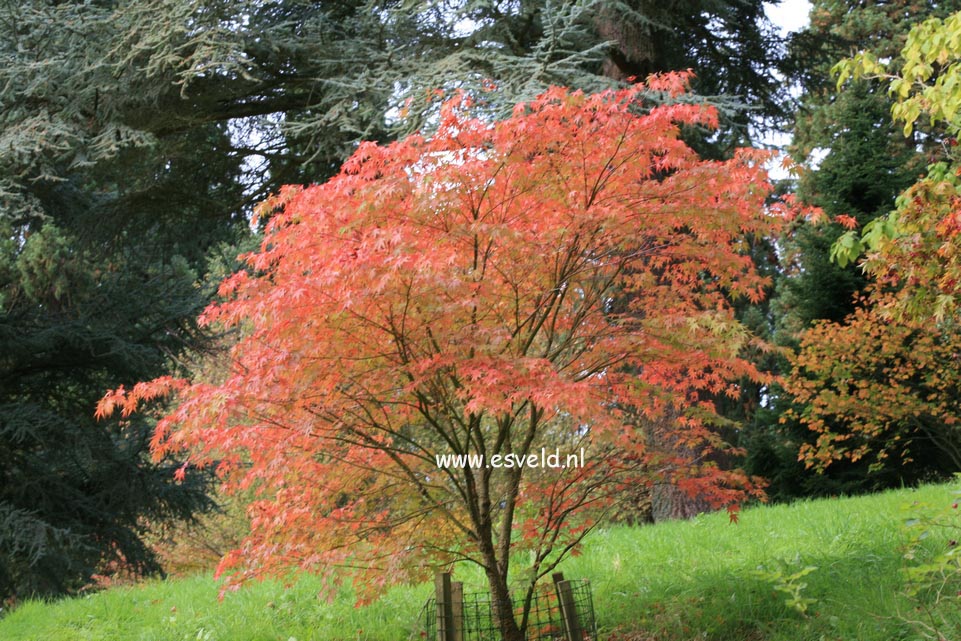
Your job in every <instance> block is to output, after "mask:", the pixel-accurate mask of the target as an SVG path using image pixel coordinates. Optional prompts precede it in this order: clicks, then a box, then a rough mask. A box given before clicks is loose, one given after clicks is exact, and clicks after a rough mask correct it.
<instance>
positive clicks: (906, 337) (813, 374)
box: [785, 291, 961, 474]
mask: <svg viewBox="0 0 961 641" xmlns="http://www.w3.org/2000/svg"><path fill="white" fill-rule="evenodd" d="M868 300H869V301H870V303H871V304H870V305H864V306H862V307H859V308H858V309H857V311H855V313H854V314H852V315H851V316H849V317H848V318H847V319H845V322H844V324H839V323H832V322H826V321H825V322H821V323H818V324H816V325H815V326H814V327H812V328H811V329H809V330H808V331H806V332H805V333H804V334H803V335H802V340H801V348H800V351H799V352H798V354H797V355H795V356H794V357H793V361H794V369H793V371H792V373H791V375H790V376H789V377H788V378H787V380H786V381H785V387H786V389H787V391H788V392H789V393H790V394H791V395H792V396H793V397H794V400H795V403H796V408H797V409H795V410H791V411H789V412H788V414H787V415H786V416H785V420H787V419H790V418H792V417H793V418H797V419H799V420H800V422H801V423H802V424H804V425H806V426H807V427H808V428H809V429H810V430H811V431H812V432H814V433H815V434H816V435H817V436H816V439H815V440H814V441H813V442H812V443H805V444H804V445H803V446H802V447H801V450H800V459H801V460H803V461H805V462H806V464H807V465H808V466H809V467H814V468H817V469H821V470H823V469H824V468H826V467H828V466H829V465H831V464H832V463H834V462H835V461H841V460H848V461H858V460H860V459H865V460H867V461H869V462H870V467H871V468H876V469H880V468H882V467H883V466H884V464H885V462H886V460H888V459H889V458H890V459H891V460H893V461H895V462H896V463H897V464H898V466H899V467H900V466H902V465H904V464H906V463H911V462H913V461H912V459H913V457H914V456H915V454H916V453H917V452H924V451H925V450H927V451H928V453H927V455H926V456H925V455H924V454H922V458H927V459H929V460H930V463H929V464H928V465H926V466H925V467H926V468H927V471H928V473H929V474H945V473H946V472H950V471H951V470H956V469H958V468H959V467H961V435H959V434H958V427H957V426H958V422H959V420H961V395H959V381H961V370H959V362H958V354H959V353H961V333H959V331H958V328H957V327H955V326H954V325H953V324H945V325H944V326H942V327H938V326H937V325H935V324H932V323H929V322H925V321H920V320H917V319H912V318H909V317H905V316H899V315H898V314H896V310H897V308H898V306H899V304H900V303H901V301H900V300H899V299H898V297H897V296H896V295H894V294H880V293H878V292H877V291H875V292H874V293H873V295H872V296H871V297H870V298H869V299H868ZM865 302H867V301H865ZM932 449H933V450H935V451H937V452H939V453H940V456H932V455H931V454H930V451H931V450H932Z"/></svg>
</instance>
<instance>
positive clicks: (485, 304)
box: [98, 74, 783, 598]
mask: <svg viewBox="0 0 961 641" xmlns="http://www.w3.org/2000/svg"><path fill="white" fill-rule="evenodd" d="M686 83H687V77H686V76H685V75H680V74H673V75H665V76H662V77H652V78H651V79H649V80H648V82H647V83H646V84H638V85H636V86H634V87H632V88H630V89H626V90H622V91H617V92H607V93H602V94H597V95H583V94H581V93H570V92H568V91H566V90H564V89H552V90H550V91H548V92H547V93H545V94H543V95H542V96H540V97H539V98H538V99H536V100H534V101H533V102H531V103H529V104H524V105H519V106H518V107H517V108H516V109H515V111H514V113H513V116H512V117H510V118H508V119H506V120H504V121H501V122H496V123H491V122H488V121H485V120H483V119H480V118H475V117H472V113H473V112H472V110H473V109H474V108H473V107H472V105H471V104H470V103H469V102H468V100H467V99H465V98H463V97H458V98H454V99H452V100H450V101H449V102H448V103H446V105H445V107H444V109H443V111H442V113H441V114H440V117H439V118H440V120H439V123H438V130H437V132H436V134H435V135H433V136H431V137H429V138H425V137H422V136H411V137H408V138H406V139H405V140H402V141H400V142H396V143H393V144H390V145H388V146H383V147H382V146H378V145H375V144H364V145H361V146H360V147H359V148H358V149H357V151H356V153H355V154H354V155H353V157H352V158H351V159H350V160H349V161H348V162H347V163H346V164H345V165H344V166H343V169H342V171H341V172H340V174H339V175H337V176H336V177H334V178H333V179H331V180H330V181H329V182H327V183H325V184H322V185H314V186H311V187H307V188H300V187H286V188H284V189H283V190H282V191H281V192H280V193H279V195H277V196H276V197H275V198H273V199H271V200H270V201H268V202H266V203H264V205H263V206H262V211H264V212H270V213H272V214H273V216H272V218H271V219H270V221H269V224H268V225H267V228H266V232H265V237H264V240H263V244H262V246H261V248H260V250H259V251H258V252H255V253H252V254H250V255H247V256H245V260H246V263H247V269H245V270H244V271H240V272H238V273H237V274H235V275H233V276H232V277H230V278H229V279H227V280H226V281H225V282H224V283H223V285H222V287H221V289H220V294H221V296H222V297H223V299H224V300H223V301H222V302H220V303H217V304H214V305H212V306H211V307H210V308H209V309H207V310H206V312H205V313H204V316H203V320H204V322H206V323H218V324H222V325H225V326H236V327H238V328H240V329H241V330H242V338H241V339H240V340H239V342H238V343H237V344H236V346H235V347H234V349H233V364H232V366H231V368H230V371H229V372H227V373H226V374H225V375H224V376H223V377H222V380H219V379H218V380H215V381H196V382H186V381H182V380H173V379H169V378H163V379H158V380H155V381H152V382H150V383H142V384H139V385H137V386H136V387H134V388H133V389H132V390H124V389H119V390H114V391H112V392H110V393H108V394H107V395H106V396H105V397H104V399H103V400H102V402H101V404H100V406H99V408H98V412H99V413H100V414H101V415H103V414H107V413H110V412H112V411H114V410H115V409H118V408H120V409H122V411H123V412H124V413H129V412H132V411H135V410H136V409H137V407H138V404H140V403H141V402H143V401H146V400H150V399H153V398H156V397H157V396H160V395H163V394H167V393H169V392H171V391H176V392H177V396H178V402H177V404H176V407H175V409H173V410H172V411H171V412H170V413H169V414H168V415H167V416H166V417H165V418H163V420H162V421H161V422H160V423H159V425H158V429H157V433H156V437H155V439H154V443H153V446H154V448H155V451H156V452H158V454H159V453H163V452H168V451H170V450H172V449H180V448H189V449H190V450H191V451H192V452H193V453H192V457H193V458H192V461H193V462H194V463H196V464H216V465H217V466H218V471H219V472H220V474H221V476H222V477H223V478H224V480H225V482H226V484H227V486H228V488H237V487H254V488H256V489H257V490H258V492H259V496H260V500H257V501H255V502H254V503H253V504H252V505H251V506H250V517H251V521H252V531H251V534H250V536H249V538H248V539H247V540H246V542H245V544H244V546H243V548H242V549H240V550H237V551H235V552H233V553H231V554H230V555H229V556H228V557H227V558H226V559H225V560H224V562H223V563H222V566H221V570H226V569H230V568H235V567H239V568H241V571H240V572H239V573H237V574H235V575H234V576H235V578H237V579H243V578H246V577H249V576H257V575H260V574H262V573H265V572H270V571H281V570H284V569H287V568H290V567H300V568H305V569H308V570H313V571H321V572H324V573H326V574H327V575H328V576H330V577H331V578H332V579H333V582H334V583H336V582H337V581H338V580H339V579H340V578H341V577H343V576H346V575H347V574H348V573H346V572H343V571H338V568H352V569H353V570H358V568H359V571H357V572H355V576H357V577H359V578H360V581H359V582H358V585H363V586H364V587H366V588H367V591H368V593H377V592H378V591H379V590H380V586H381V585H382V584H383V583H384V582H387V581H399V580H404V579H408V578H418V577H420V576H423V574H424V573H426V572H428V571H430V567H431V564H437V563H446V562H449V561H451V560H460V559H471V560H474V561H476V562H477V563H479V564H481V565H482V566H483V567H484V569H485V571H486V573H487V576H488V578H489V579H490V580H491V583H492V589H494V592H495V597H497V598H500V590H501V588H502V587H503V586H506V581H507V576H508V568H509V560H510V553H511V552H516V551H518V550H527V551H529V552H530V554H528V555H524V556H522V557H518V558H522V559H524V560H529V561H530V566H529V567H525V568H522V569H523V570H524V571H527V572H529V573H528V574H519V573H517V572H515V573H514V574H516V576H524V577H526V578H532V577H537V576H543V575H544V574H546V573H547V572H549V571H550V570H551V569H552V568H553V567H554V563H555V562H556V560H557V559H558V558H560V557H561V556H563V555H564V554H565V553H567V552H569V551H570V550H571V549H572V548H573V547H574V546H575V545H576V543H577V542H578V541H579V540H580V538H581V537H582V536H583V533H584V532H585V531H586V530H587V529H588V528H589V527H590V526H591V525H592V524H593V523H594V519H595V518H596V516H597V515H598V514H599V513H601V512H602V511H603V510H604V509H605V508H608V507H609V506H610V505H611V504H612V502H614V501H615V500H616V498H617V496H618V494H619V493H620V492H621V491H622V490H623V489H624V488H625V487H627V486H629V485H630V486H636V485H638V484H650V483H651V482H653V481H654V480H657V479H660V478H663V477H664V476H665V474H667V473H670V474H671V475H672V477H673V479H674V482H677V483H678V484H680V485H681V486H682V487H683V488H684V489H685V490H687V491H689V492H692V493H698V494H700V495H703V496H706V497H708V498H709V499H710V500H711V501H712V502H713V503H715V504H718V505H721V504H728V503H731V502H733V501H737V500H738V499H739V498H742V497H743V495H744V492H746V491H747V492H750V491H755V487H754V485H753V484H752V482H751V480H750V479H748V478H746V477H744V475H742V474H740V473H738V472H735V471H724V470H721V469H719V468H718V467H717V466H716V465H714V464H712V463H710V462H706V461H709V458H706V457H705V456H704V454H705V453H706V452H709V451H710V450H714V449H717V448H722V447H725V446H724V444H723V443H722V442H721V441H720V440H719V438H718V437H717V435H716V433H715V431H713V429H712V426H713V425H715V424H716V415H715V413H714V409H713V406H712V404H711V403H710V400H709V399H710V397H711V396H713V395H719V394H724V393H736V391H737V388H736V384H737V383H736V382H737V381H738V380H740V379H743V377H752V378H755V379H756V378H759V376H760V375H759V373H758V372H757V371H756V370H755V369H754V368H753V367H752V365H751V364H750V363H748V362H747V361H746V360H744V359H742V358H740V357H739V353H740V352H741V350H742V349H743V348H745V347H746V346H747V345H748V344H749V343H750V342H751V341H752V340H753V339H752V338H751V336H749V334H748V333H747V332H746V330H745V329H744V328H743V327H742V326H741V325H740V324H739V323H738V322H737V321H736V320H735V318H734V316H733V313H732V309H731V304H730V301H731V300H732V298H735V297H738V296H746V297H748V298H750V299H752V300H756V299H759V298H760V297H761V295H762V291H763V288H764V286H765V285H766V284H767V283H766V281H765V279H764V278H762V277H761V276H759V275H758V274H757V273H756V272H755V270H754V266H753V264H752V261H751V259H750V257H749V256H748V253H747V244H746V242H745V240H744V239H745V237H747V236H749V235H752V234H769V233H772V232H773V231H774V230H775V229H776V228H777V226H778V225H779V224H780V221H781V214H782V213H783V212H782V210H781V209H780V207H779V206H778V205H773V206H772V205H766V204H765V199H766V198H767V197H768V195H769V194H770V192H771V188H770V185H769V183H768V181H767V176H766V172H765V170H764V168H763V167H762V164H763V162H765V161H766V160H767V158H768V156H767V155H766V154H765V153H764V152H759V151H756V150H742V151H740V152H738V153H737V155H736V156H735V157H734V158H733V159H732V160H730V161H726V162H713V161H703V160H701V159H699V158H698V156H697V155H696V154H695V152H694V151H693V150H692V149H690V148H689V147H688V146H687V145H685V143H684V142H683V141H682V140H681V139H680V136H679V129H680V127H681V126H682V125H689V126H699V127H707V128H710V127H714V126H716V119H717V116H716V113H715V111H714V110H713V109H711V108H709V107H707V106H704V105H701V104H693V101H690V100H685V94H684V92H685V91H686ZM655 94H656V96H658V97H659V102H660V104H659V105H657V106H652V102H653V101H651V100H649V98H650V97H651V96H652V95H655ZM481 112H482V111H481ZM668 416H670V417H671V420H661V419H664V417H668ZM541 448H547V449H548V450H549V451H552V452H553V451H555V449H556V450H557V451H560V452H561V454H562V455H564V454H567V453H572V452H579V451H580V448H583V449H584V461H585V465H584V466H583V467H576V468H575V467H568V468H564V469H544V468H532V467H520V466H514V467H511V468H507V467H502V468H491V467H484V468H481V469H470V468H467V469H459V468H448V469H444V468H441V467H438V464H437V461H436V458H435V455H438V454H439V455H443V454H468V453H470V454H480V455H484V456H486V457H488V458H487V459H486V460H488V461H490V460H491V458H490V457H493V455H495V454H499V455H502V456H503V455H506V454H515V455H517V456H526V455H528V454H531V453H539V452H540V451H541ZM695 459H697V460H695ZM495 583H496V585H495Z"/></svg>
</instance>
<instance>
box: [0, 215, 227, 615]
mask: <svg viewBox="0 0 961 641" xmlns="http://www.w3.org/2000/svg"><path fill="white" fill-rule="evenodd" d="M19 244H20V250H19V251H14V252H10V253H7V254H4V256H3V259H2V261H3V271H4V272H6V273H7V274H10V273H11V272H12V273H14V274H15V275H16V276H17V278H16V280H13V281H5V285H4V287H3V288H2V290H0V292H2V296H3V302H2V306H0V345H2V350H3V351H2V353H3V356H2V358H0V596H2V597H4V598H8V597H10V596H13V595H17V596H26V595H31V594H33V595H38V594H40V595H48V594H58V593H61V592H64V591H70V590H75V589H77V588H79V587H81V586H83V585H84V584H85V583H86V582H87V581H89V580H90V577H91V575H92V574H94V573H96V572H108V571H109V570H111V569H114V570H116V569H125V570H130V571H133V572H136V573H151V572H157V571H159V570H160V568H159V566H158V565H157V563H156V560H155V559H154V556H153V554H152V552H151V551H150V550H149V549H147V547H146V546H145V545H144V543H143V542H142V540H141V535H142V534H143V532H144V531H145V529H146V527H147V526H149V525H150V524H151V523H156V522H160V521H163V520H165V519H169V518H171V517H178V518H187V517H189V516H190V515H191V514H193V513H194V512H195V511H196V510H198V509H204V508H207V507H209V506H210V501H209V499H207V495H206V491H205V486H206V482H207V480H206V477H205V476H204V475H202V474H199V473H191V474H189V475H188V476H187V478H186V480H185V482H184V483H181V484H178V483H175V482H174V481H173V476H172V473H173V470H174V467H175V466H176V463H174V462H173V461H162V462H159V463H156V464H153V463H149V462H148V460H147V459H146V453H147V450H148V443H149V439H150V435H151V433H152V424H151V422H150V421H147V420H144V419H143V418H137V419H130V420H125V421H105V422H103V423H98V422H96V421H95V420H94V417H93V405H94V403H95V402H96V400H97V399H98V398H99V396H101V395H102V393H103V390H104V389H105V388H106V387H107V386H111V385H116V384H119V383H127V384H129V383H131V382H133V381H136V380H138V379H139V378H141V377H143V376H144V375H149V374H150V373H155V374H160V373H163V371H164V370H165V367H166V366H167V364H168V359H169V355H171V354H178V353H183V352H184V345H183V341H184V340H185V338H186V337H188V336H190V334H191V332H192V328H189V327H187V326H186V325H185V321H184V319H185V318H190V316H191V314H195V313H196V312H197V311H198V310H199V305H200V303H201V301H202V299H201V298H200V297H198V295H197V291H196V286H195V281H196V276H195V275H194V274H193V273H192V271H191V270H190V269H189V268H188V267H187V265H186V263H185V261H183V260H178V261H174V262H173V263H172V264H168V265H160V264H157V266H156V267H148V266H145V265H143V264H141V263H139V259H140V257H139V256H136V257H134V260H133V261H130V260H125V257H124V256H123V255H122V253H120V252H117V253H113V254H112V255H111V256H110V257H109V259H106V260H103V259H99V260H98V258H97V257H96V256H94V255H93V254H92V253H91V252H89V251H88V250H84V249H80V247H83V244H82V243H80V242H78V241H77V239H76V238H73V237H71V236H70V235H69V234H68V233H67V232H64V231H62V230H60V229H59V228H57V227H56V226H54V225H52V224H49V225H46V226H44V227H43V228H41V230H39V231H37V232H34V233H31V234H30V235H29V237H27V238H21V239H19Z"/></svg>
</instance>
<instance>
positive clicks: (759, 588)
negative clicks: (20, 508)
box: [0, 486, 961, 641]
mask: <svg viewBox="0 0 961 641" xmlns="http://www.w3.org/2000/svg"><path fill="white" fill-rule="evenodd" d="M953 490H954V488H953V487H949V486H929V487H925V488H921V489H920V490H903V491H899V492H887V493H884V494H879V495H875V496H869V497H860V498H854V499H831V500H820V501H807V502H801V503H796V504H793V505H790V506H773V507H759V508H753V509H748V510H745V511H744V512H743V513H742V514H741V519H740V523H739V524H738V525H731V524H729V523H728V522H727V516H726V515H725V514H715V515H708V516H702V517H699V518H697V519H695V520H693V521H690V522H678V523H666V524H661V525H658V526H655V527H644V528H628V527H613V528H608V529H604V530H598V531H596V532H595V533H593V534H592V535H591V537H590V539H589V540H588V541H587V543H586V545H585V547H584V551H583V554H581V555H580V556H578V557H576V558H572V559H569V560H568V561H567V562H566V564H565V565H564V567H563V570H564V572H565V574H566V575H567V576H569V577H586V578H589V579H591V581H592V585H593V592H594V604H595V608H596V612H597V617H598V619H599V622H600V624H601V626H602V628H603V632H604V633H605V634H604V635H603V636H606V637H613V638H623V637H628V638H631V639H633V640H636V641H641V640H645V641H646V640H648V639H658V640H663V641H679V640H681V639H692V640H693V639H709V640H717V641H728V640H737V641H787V640H791V641H805V640H808V639H810V640H812V641H814V640H818V641H820V640H822V639H823V640H832V639H837V640H849V639H858V640H861V641H873V640H877V641H882V640H883V641H891V640H894V639H916V638H922V637H921V636H919V630H920V629H921V628H919V627H918V626H912V625H909V624H908V623H907V622H906V621H905V619H913V618H921V617H922V615H925V612H924V610H923V609H922V610H917V609H916V607H917V605H918V604H917V603H916V602H913V601H909V600H908V598H907V597H906V596H904V594H903V592H904V590H903V588H904V584H903V581H904V580H903V574H902V572H901V568H903V567H904V566H905V564H906V563H908V561H905V559H904V558H903V557H904V543H905V542H906V541H907V540H908V538H909V536H910V532H909V531H907V530H906V528H905V523H906V522H907V521H908V519H909V518H910V517H911V516H912V515H913V514H914V512H916V511H918V510H919V509H921V505H923V504H931V505H936V506H945V505H947V506H950V503H951V501H952V500H954V494H953ZM952 536H957V535H955V534H952V533H951V532H944V533H941V532H935V533H933V534H932V536H930V537H929V539H928V540H926V541H925V545H926V546H928V548H929V549H930V550H932V551H937V550H939V549H942V548H945V547H946V546H947V545H948V538H950V537H952ZM959 538H961V537H959ZM457 574H458V578H462V579H464V580H465V581H466V582H468V583H475V584H476V583H479V580H480V574H479V573H477V572H476V571H473V570H469V569H465V570H464V571H461V570H458V573H457ZM318 587H319V583H317V581H316V579H314V578H311V577H305V578H303V579H301V580H300V581H299V582H298V583H297V584H296V585H295V586H293V587H291V588H284V587H283V586H282V585H280V584H279V583H275V582H265V583H262V584H257V585H252V586H250V587H249V588H247V589H244V590H242V591H240V592H237V593H231V594H228V595H227V596H226V598H225V599H224V600H223V601H218V600H217V592H218V586H217V584H216V583H215V582H213V581H212V580H211V579H210V577H209V576H198V577H193V578H189V579H181V580H176V581H158V582H148V583H144V584H142V585H138V586H135V587H125V588H114V589H110V590H106V591H104V592H101V593H97V594H92V595H89V596H86V597H82V598H74V599H67V600H63V601H58V602H56V603H50V604H44V603H39V602H32V603H26V604H24V605H22V606H20V607H19V608H18V609H17V610H16V611H14V612H13V613H11V614H10V615H8V616H7V617H6V618H4V619H2V620H0V639H3V640H4V641H19V640H31V641H33V640H38V641H39V640H53V641H60V640H64V641H73V640H78V641H80V640H82V641H88V640H89V641H107V640H118V641H120V640H128V639H129V640H138V639H142V640H151V641H154V640H156V641H168V640H169V641H181V640H182V641H254V640H257V641H259V640H279V641H290V640H291V639H295V640H297V641H308V640H313V639H317V640H325V641H326V640H343V641H348V640H357V641H363V640H367V639H369V640H371V641H405V640H407V639H408V638H410V637H411V636H413V637H414V638H415V639H416V638H419V635H418V633H417V629H416V623H417V618H418V613H419V612H420V611H421V607H422V605H423V603H424V601H425V600H426V599H427V597H428V596H429V594H430V587H429V586H413V587H410V586H408V587H399V588H395V589H393V590H391V591H390V592H388V593H387V594H386V595H385V596H384V597H383V598H382V599H380V600H379V601H378V602H377V603H375V604H374V605H372V606H369V607H366V608H359V609H358V608H354V607H353V598H352V596H351V595H350V594H348V593H344V594H343V595H342V596H341V598H338V599H337V600H335V601H334V602H333V603H326V602H323V601H319V600H318V599H317V598H316V596H315V595H316V593H317V591H318ZM952 589H953V588H952ZM927 602H930V596H929V597H928V601H927ZM924 603H925V602H921V604H922V605H923V604H924ZM953 607H959V608H961V604H958V606H954V605H951V603H950V602H942V603H941V605H939V606H938V608H939V609H938V610H936V611H935V614H937V613H939V612H947V611H948V609H949V608H953ZM935 638H936V637H935ZM946 638H951V635H950V634H949V635H947V637H946ZM959 638H961V637H959Z"/></svg>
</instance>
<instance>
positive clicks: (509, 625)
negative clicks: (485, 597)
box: [487, 569, 524, 641]
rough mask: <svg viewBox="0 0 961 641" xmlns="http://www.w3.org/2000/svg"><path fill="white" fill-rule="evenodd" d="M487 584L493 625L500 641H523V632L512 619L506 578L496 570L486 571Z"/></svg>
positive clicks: (511, 603) (512, 605) (512, 606)
mask: <svg viewBox="0 0 961 641" xmlns="http://www.w3.org/2000/svg"><path fill="white" fill-rule="evenodd" d="M487 583H488V585H490V589H491V605H493V609H494V624H495V625H496V626H497V628H498V630H500V633H501V639H502V641H524V631H523V630H521V629H520V626H518V625H517V620H516V619H515V618H514V604H513V602H512V601H511V595H510V591H509V590H508V589H507V577H506V576H500V573H499V572H497V570H496V569H495V570H488V571H487Z"/></svg>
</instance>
